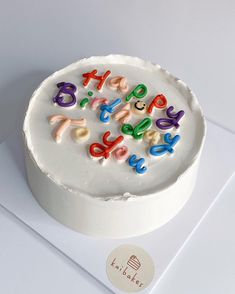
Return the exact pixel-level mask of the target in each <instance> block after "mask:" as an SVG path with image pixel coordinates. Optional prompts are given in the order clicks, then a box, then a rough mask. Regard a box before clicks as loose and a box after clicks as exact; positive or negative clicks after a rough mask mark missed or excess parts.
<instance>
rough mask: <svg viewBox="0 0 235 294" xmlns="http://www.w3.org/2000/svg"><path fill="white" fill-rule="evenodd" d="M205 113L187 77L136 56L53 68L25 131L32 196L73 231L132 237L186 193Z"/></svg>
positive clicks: (160, 220) (164, 217)
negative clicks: (172, 72)
mask: <svg viewBox="0 0 235 294" xmlns="http://www.w3.org/2000/svg"><path fill="white" fill-rule="evenodd" d="M205 130H206V125H205V119H204V117H203V114H202V111H201V108H200V106H199V103H198V101H197V99H196V97H195V95H194V94H193V93H192V91H191V90H190V89H189V88H188V86H187V85H186V84H185V83H184V82H182V81H181V80H179V79H178V78H176V77H174V76H173V75H171V74H170V73H169V72H168V71H166V70H164V69H162V68H161V67H160V66H159V65H154V64H152V63H150V62H147V61H144V60H142V59H139V58H136V57H129V56H122V55H109V56H100V57H91V58H87V59H82V60H79V61H78V62H76V63H74V64H72V65H70V66H68V67H65V68H64V69H62V70H59V71H57V72H55V73H54V74H52V75H51V76H50V77H48V78H47V79H46V80H44V81H43V82H42V84H41V85H40V86H39V88H38V89H37V90H36V91H35V92H34V94H33V96H32V98H31V99H30V102H29V106H28V109H27V112H26V115H25V120H24V126H23V135H24V141H25V158H26V169H27V177H28V184H29V186H30V188H31V191H32V193H33V195H34V197H35V198H36V199H37V201H38V202H39V204H40V205H41V206H42V207H43V208H44V209H45V210H46V211H47V212H48V213H49V214H50V215H51V216H53V217H54V218H55V219H57V220H58V221H59V222H61V223H63V224H64V225H66V226H68V227H70V228H72V229H73V230H76V231H78V232H81V233H84V234H87V235H91V236H98V237H111V238H119V237H130V236H135V235H139V234H143V233H147V232H149V231H152V230H154V229H156V228H158V227H160V226H162V225H163V224H165V223H166V222H168V221H169V220H170V219H171V218H173V217H174V216H175V215H176V214H177V213H178V212H179V210H180V209H181V208H182V207H183V205H184V204H185V203H186V201H187V200H188V199H189V197H190V195H191V193H192V191H193V187H194V184H195V180H196V175H197V168H198V163H199V159H200V154H201V151H202V147H203V143H204V138H205Z"/></svg>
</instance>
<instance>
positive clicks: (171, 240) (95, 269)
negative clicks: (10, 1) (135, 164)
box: [0, 122, 235, 293]
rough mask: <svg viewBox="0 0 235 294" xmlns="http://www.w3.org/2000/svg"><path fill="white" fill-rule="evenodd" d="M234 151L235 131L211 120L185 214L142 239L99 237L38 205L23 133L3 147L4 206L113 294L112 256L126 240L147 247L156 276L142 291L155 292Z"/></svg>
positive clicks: (234, 167)
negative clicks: (108, 269)
mask: <svg viewBox="0 0 235 294" xmlns="http://www.w3.org/2000/svg"><path fill="white" fill-rule="evenodd" d="M234 151H235V136H234V134H232V133H230V132H228V131H226V130H225V129H223V128H221V127H218V126H216V125H215V124H212V123H210V122H208V131H207V138H206V142H205V147H204V150H203V153H202V158H201V163H200V167H199V173H198V179H197V183H196V187H195V190H194V192H193V195H192V197H191V198H190V200H189V201H188V202H187V204H186V205H185V206H184V208H183V209H182V210H181V211H180V213H179V214H178V215H177V216H176V217H175V218H173V219H172V220H171V221H170V222H169V223H167V224H166V225H164V226H163V227H161V228H159V229H157V230H155V231H153V232H151V233H148V234H145V235H142V236H140V237H134V238H129V239H117V240H112V239H97V238H91V237H87V236H84V235H82V234H79V233H77V232H74V231H72V230H70V229H68V228H66V227H65V226H63V225H61V224H60V223H58V222H57V221H55V220H54V219H53V218H52V217H50V216H49V215H48V214H47V213H46V212H45V211H44V210H43V209H42V208H41V207H40V206H39V205H38V203H37V202H36V200H35V199H34V197H33V196H32V194H31V192H30V190H29V188H28V186H27V182H26V176H25V167H24V152H23V146H22V140H21V138H20V136H19V134H18V135H14V136H11V137H9V138H8V139H7V140H6V141H5V142H4V143H2V144H1V145H0V204H1V205H2V206H3V207H4V208H5V209H7V210H8V211H10V212H11V213H13V214H14V215H15V216H16V217H18V218H19V219H20V220H21V221H23V222H24V223H25V224H26V225H28V226H29V227H31V228H32V229H33V230H35V231H36V232H37V233H38V234H40V235H41V236H42V237H43V238H44V239H46V240H48V242H50V243H51V244H53V245H54V246H55V247H56V248H58V249H59V250H60V251H61V252H63V253H64V254H65V255H66V256H68V257H69V258H70V259H72V260H73V261H74V262H75V263H76V264H78V265H79V266H80V267H82V268H83V269H85V270H86V271H87V272H88V273H90V274H91V275H92V276H93V277H95V278H96V279H97V280H99V281H100V282H101V283H103V284H104V285H105V286H106V287H108V288H109V289H110V290H111V291H113V292H114V293H124V292H122V291H120V290H118V289H116V288H115V287H114V286H113V285H112V284H111V282H110V281H109V280H108V277H107V275H106V259H107V257H108V255H109V254H110V252H111V251H112V250H113V249H115V248H116V247H118V246H119V245H121V244H133V245H137V246H140V247H142V248H143V249H145V250H146V251H147V252H148V253H149V254H150V256H151V257H152V259H153V262H154V265H155V275H154V278H153V281H152V283H151V284H150V285H149V286H148V287H147V288H146V289H144V290H142V291H140V292H139V293H150V292H151V290H152V289H153V288H154V287H155V286H156V285H157V283H158V282H159V280H160V278H161V277H162V276H163V274H164V273H165V272H166V271H167V269H168V268H169V266H170V265H171V264H172V262H173V261H174V259H175V257H176V256H177V255H178V254H179V252H180V251H181V249H182V248H183V246H184V245H185V244H186V242H187V241H188V240H189V238H190V236H191V235H192V233H193V232H194V230H195V228H196V227H197V225H198V224H199V223H200V221H201V220H202V219H203V218H204V217H205V215H206V214H207V212H208V210H209V208H210V207H211V206H212V205H213V203H214V202H215V200H216V198H217V197H218V196H219V195H220V192H221V191H222V190H223V189H224V187H225V185H226V183H227V182H228V181H229V179H230V177H231V176H232V174H233V172H234V171H235V156H234Z"/></svg>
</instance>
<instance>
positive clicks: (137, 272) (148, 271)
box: [106, 245, 154, 293]
mask: <svg viewBox="0 0 235 294" xmlns="http://www.w3.org/2000/svg"><path fill="white" fill-rule="evenodd" d="M106 273H107V276H108V278H109V280H110V281H111V283H112V284H113V285H114V286H115V287H117V288H118V289H120V290H122V291H125V292H129V293H130V292H138V291H141V290H143V289H144V288H146V287H148V285H149V284H150V283H151V281H152V279H153V276H154V264H153V261H152V258H151V257H150V255H149V254H148V253H147V252H146V251H144V250H143V249H142V248H140V247H137V246H134V245H121V246H120V247H118V248H116V249H114V250H113V251H112V252H111V253H110V255H109V257H108V259H107V262H106Z"/></svg>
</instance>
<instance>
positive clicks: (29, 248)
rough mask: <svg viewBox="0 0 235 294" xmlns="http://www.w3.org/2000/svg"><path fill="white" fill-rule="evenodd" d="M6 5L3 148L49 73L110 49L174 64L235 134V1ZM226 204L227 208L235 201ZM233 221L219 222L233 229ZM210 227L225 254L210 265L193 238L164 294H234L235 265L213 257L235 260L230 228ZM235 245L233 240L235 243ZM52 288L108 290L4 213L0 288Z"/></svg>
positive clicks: (1, 54) (1, 56)
mask: <svg viewBox="0 0 235 294" xmlns="http://www.w3.org/2000/svg"><path fill="white" fill-rule="evenodd" d="M0 3H1V6H0V40H1V41H0V77H1V78H0V142H1V141H3V140H4V138H6V136H7V135H8V134H10V133H11V132H12V131H13V130H14V129H15V128H20V122H21V120H22V114H23V111H24V108H25V105H26V104H27V101H28V99H29V97H30V95H31V94H32V91H33V90H34V88H35V87H37V85H38V84H39V83H40V82H41V81H42V80H43V79H44V78H45V77H46V76H48V75H49V74H50V73H52V72H53V71H55V70H56V69H59V68H61V67H63V66H65V65H67V64H69V63H71V62H73V61H75V60H77V59H79V58H81V57H85V56H90V55H103V54H108V53H121V54H127V55H134V56H139V57H142V58H144V59H149V60H152V61H153V62H156V63H159V64H160V65H162V66H163V67H164V68H167V69H168V70H169V71H170V72H172V73H173V74H174V75H176V76H178V77H180V78H182V79H183V80H184V81H185V82H186V83H187V84H188V85H189V86H190V87H191V88H192V89H193V90H194V92H195V93H196V94H197V96H198V98H199V100H200V103H201V105H202V107H203V109H204V112H205V114H206V116H207V117H208V118H210V119H211V120H212V121H215V122H217V123H219V124H221V125H223V126H224V127H225V128H228V129H230V130H231V131H233V132H234V133H235V115H234V108H235V100H234V89H233V86H234V77H235V53H234V52H235V1H233V0H223V1H222V0H214V1H213V0H191V1H190V0H188V1H187V0H178V1H174V0H171V1H169V0H155V1H154V0H144V1H138V0H135V1H134V0H119V1H112V0H110V1H108V0H103V1H101V0H96V1H95V0H89V1H84V0H83V1H81V0H80V1H79V0H74V1H72V0H67V1H60V0H57V1H56V0H51V1H45V0H44V1H42V0H41V1H40V2H39V1H36V0H21V1H13V0H1V2H0ZM228 199H229V201H227V202H226V203H227V204H226V205H227V209H228V210H229V208H230V207H231V205H232V204H231V201H233V204H234V200H232V198H228ZM226 205H225V207H226ZM221 206H222V204H221ZM225 216H226V214H224V215H223V219H222V220H221V222H222V223H223V221H224V226H227V225H228V224H229V222H228V219H227V221H226V219H225ZM227 217H230V215H227ZM229 220H230V221H231V219H230V218H229ZM233 222H234V218H233ZM211 226H212V228H211V230H212V231H214V234H215V240H213V242H212V240H211V239H210V240H208V242H209V241H211V242H212V243H211V245H210V246H213V248H214V246H215V245H214V242H215V243H216V244H220V245H221V244H224V245H222V248H221V249H220V250H219V252H218V253H217V256H216V255H215V256H214V258H211V259H209V260H206V261H205V256H208V255H209V256H212V255H213V253H212V251H211V247H210V246H207V245H208V244H205V243H204V242H203V239H202V240H201V242H200V239H199V246H197V247H193V244H196V243H195V242H196V241H195V242H194V241H193V240H192V242H191V243H192V247H191V249H190V248H189V249H188V250H185V252H183V253H182V254H181V256H180V257H179V259H178V261H177V262H176V264H175V266H174V268H173V269H172V270H171V271H170V273H169V274H168V276H167V277H166V278H165V279H164V280H163V281H162V283H161V285H160V287H159V289H158V291H156V292H157V293H164V294H168V293H181V294H183V293H190V294H191V293H213V294H214V293H222V292H223V291H222V290H221V289H224V293H226V294H228V293H234V292H235V288H234V287H235V286H234V285H233V284H234V283H232V279H231V277H234V275H232V274H233V273H234V267H233V266H232V263H230V262H227V263H226V265H227V266H226V270H222V268H223V266H222V265H220V266H219V267H220V268H221V272H220V274H221V279H219V278H216V277H215V276H214V274H212V272H214V271H213V270H214V269H215V267H217V263H213V261H216V260H217V261H218V259H219V260H221V261H223V262H224V261H233V264H234V262H235V254H234V251H232V249H231V248H232V247H231V248H230V247H229V246H228V245H227V243H228V242H227V240H225V236H223V234H222V232H220V234H219V233H216V232H217V227H216V223H215V224H214V227H213V223H212V224H211ZM223 232H224V234H225V233H227V231H226V232H225V231H223ZM226 236H227V235H226ZM201 238H202V237H201ZM233 242H234V237H233V239H232V241H231V240H230V242H229V243H230V244H234V243H233ZM191 243H190V244H191ZM209 244H210V243H209ZM223 246H224V247H223ZM189 247H190V246H189ZM233 248H234V247H233ZM230 249H231V250H230ZM205 252H207V254H205ZM218 256H219V258H218ZM221 256H225V259H221ZM198 260H201V261H202V263H199V262H197V261H198ZM204 263H205V264H204ZM201 264H203V266H201ZM205 265H206V266H205ZM32 269H33V270H32ZM202 269H203V276H202V275H200V274H199V273H200V271H202ZM195 273H197V275H196V274H195ZM198 274H199V276H198ZM185 277H186V278H185ZM198 277H201V279H200V281H199V279H198ZM203 277H204V278H203ZM226 277H228V278H226ZM185 279H186V280H187V282H185ZM192 287H193V289H192ZM17 289H18V290H17ZM48 289H50V291H49V290H48ZM52 289H54V290H56V292H57V293H65V291H66V289H69V290H70V293H92V294H93V293H94V294H95V293H105V291H106V290H104V289H103V288H101V286H99V285H98V284H97V283H96V282H93V280H91V279H90V278H88V277H87V276H86V275H85V274H83V273H82V272H81V271H80V270H78V269H77V268H75V266H74V265H72V264H71V263H69V261H67V260H66V259H65V258H64V257H63V256H60V255H59V254H58V253H56V252H54V251H53V249H52V248H50V247H49V246H48V245H47V244H45V243H44V242H42V241H41V240H40V238H38V237H36V236H35V234H33V233H32V232H30V231H29V230H28V229H25V228H24V227H23V226H22V225H20V224H19V222H18V221H16V220H15V219H14V218H13V217H12V216H10V215H9V214H7V213H6V212H4V211H3V210H2V209H0V292H1V293H4V294H9V293H20V294H21V293H24V294H27V293H32V292H33V293H42V292H44V293H49V292H50V293H51V292H52Z"/></svg>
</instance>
